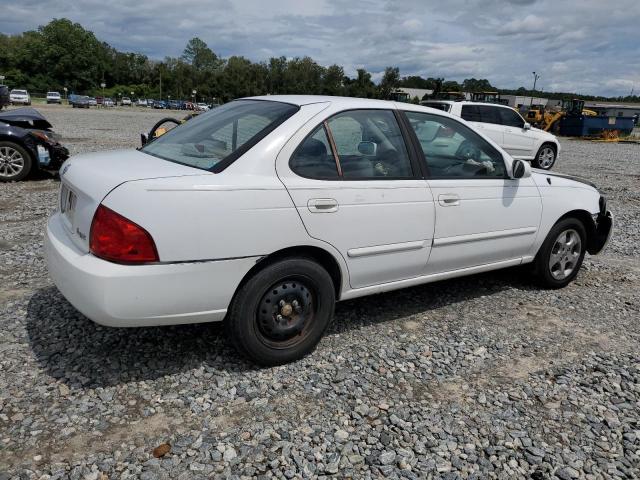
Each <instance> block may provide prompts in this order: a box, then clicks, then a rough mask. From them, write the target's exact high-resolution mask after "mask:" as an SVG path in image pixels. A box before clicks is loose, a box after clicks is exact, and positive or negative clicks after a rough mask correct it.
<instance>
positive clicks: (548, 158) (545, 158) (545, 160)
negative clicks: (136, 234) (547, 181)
mask: <svg viewBox="0 0 640 480" xmlns="http://www.w3.org/2000/svg"><path fill="white" fill-rule="evenodd" d="M555 156H556V155H555V152H554V151H553V148H550V147H545V148H543V149H542V150H541V151H540V155H538V164H539V165H540V166H541V167H542V168H549V167H551V165H553V162H554V160H555Z"/></svg>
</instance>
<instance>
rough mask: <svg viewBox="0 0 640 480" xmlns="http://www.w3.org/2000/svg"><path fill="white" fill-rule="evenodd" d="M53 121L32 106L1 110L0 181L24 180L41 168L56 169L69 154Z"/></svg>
mask: <svg viewBox="0 0 640 480" xmlns="http://www.w3.org/2000/svg"><path fill="white" fill-rule="evenodd" d="M59 140H60V137H59V135H57V134H55V133H54V132H53V130H52V125H51V124H50V123H49V122H48V121H47V119H46V118H44V117H43V116H42V114H41V113H40V112H38V111H37V110H35V109H33V108H19V109H17V110H8V111H4V112H1V113H0V182H15V181H18V180H23V179H24V178H26V177H27V175H29V174H30V173H33V172H35V171H38V170H50V171H56V170H58V169H59V168H60V165H62V162H64V161H65V160H66V159H67V158H68V157H69V150H67V149H66V148H65V147H63V146H62V145H61V144H60V142H59Z"/></svg>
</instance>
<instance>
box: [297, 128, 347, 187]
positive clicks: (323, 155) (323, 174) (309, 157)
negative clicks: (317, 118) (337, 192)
mask: <svg viewBox="0 0 640 480" xmlns="http://www.w3.org/2000/svg"><path fill="white" fill-rule="evenodd" d="M289 166H290V167H291V170H293V171H294V172H296V173H297V174H298V175H300V176H301V177H307V178H317V179H322V180H331V179H334V180H335V179H338V177H339V175H338V167H337V165H336V159H335V157H334V156H333V153H332V151H331V144H330V143H329V138H328V137H327V132H326V130H325V128H324V124H322V125H320V126H319V127H318V128H317V129H316V130H315V131H314V132H313V133H312V134H311V135H309V136H308V137H307V138H306V139H305V141H304V142H302V144H301V145H300V146H299V147H298V148H297V150H296V151H295V153H294V154H293V155H292V157H291V160H290V161H289Z"/></svg>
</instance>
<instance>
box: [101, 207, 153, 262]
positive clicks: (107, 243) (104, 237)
mask: <svg viewBox="0 0 640 480" xmlns="http://www.w3.org/2000/svg"><path fill="white" fill-rule="evenodd" d="M89 237H90V239H89V249H90V250H91V253H93V254H94V255H95V256H96V257H100V258H103V259H104V260H109V261H110V262H117V263H146V262H157V261H159V258H158V251H157V250H156V244H155V243H154V241H153V238H151V235H149V232H147V231H146V230H145V229H144V228H142V227H141V226H140V225H137V224H135V223H133V222H132V221H131V220H129V219H127V218H125V217H123V216H122V215H120V214H118V213H116V212H114V211H113V210H111V209H110V208H107V207H105V206H104V205H100V206H99V207H98V209H97V210H96V213H95V215H94V216H93V222H91V234H90V235H89Z"/></svg>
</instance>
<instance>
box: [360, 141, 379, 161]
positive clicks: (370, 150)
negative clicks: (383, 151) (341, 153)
mask: <svg viewBox="0 0 640 480" xmlns="http://www.w3.org/2000/svg"><path fill="white" fill-rule="evenodd" d="M377 151H378V145H377V144H376V143H375V142H360V143H359V144H358V152H360V153H361V154H362V155H365V156H367V157H374V156H375V155H376V152H377Z"/></svg>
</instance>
